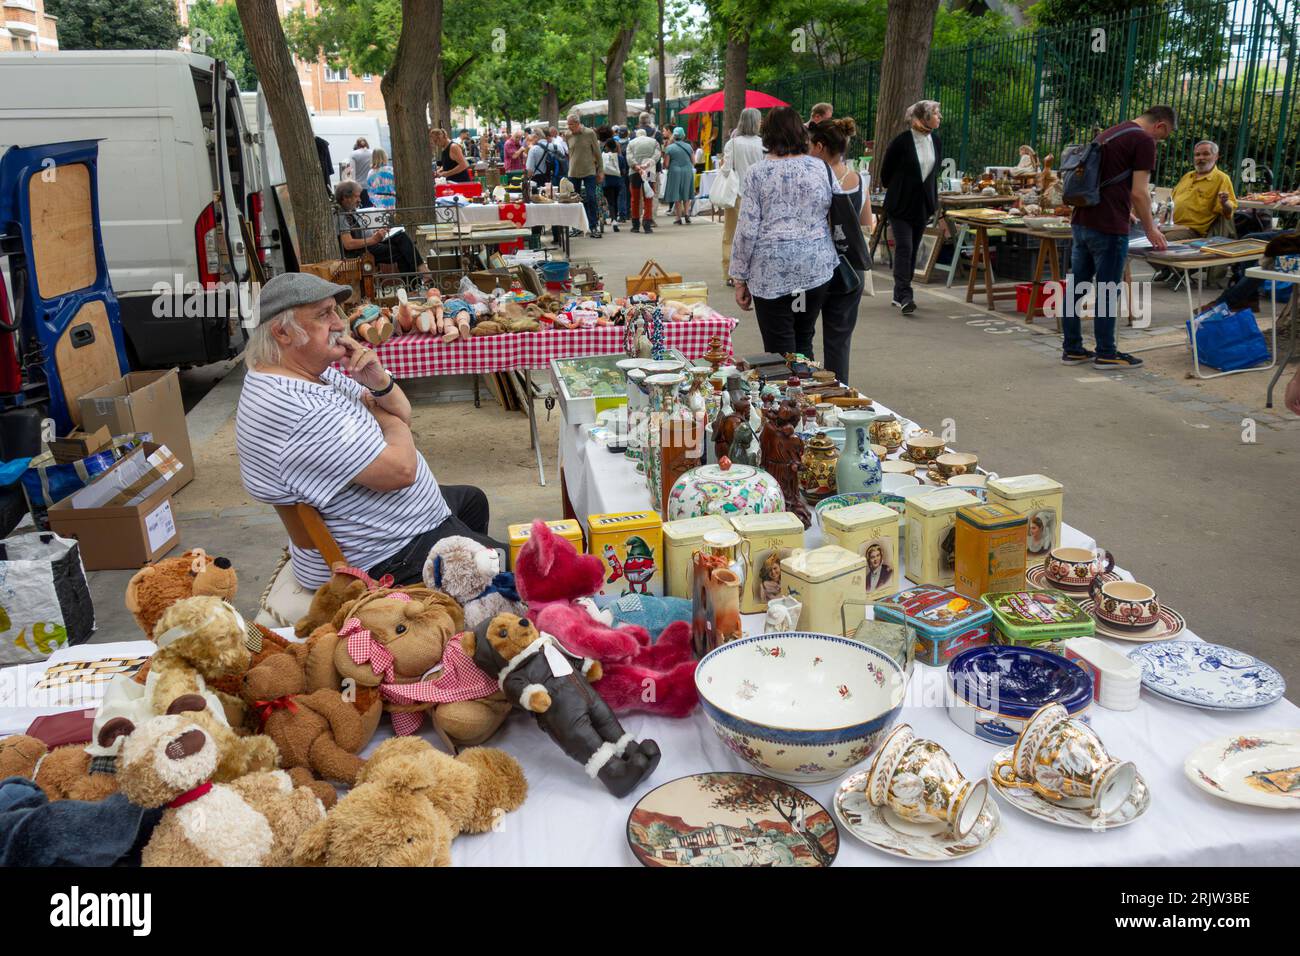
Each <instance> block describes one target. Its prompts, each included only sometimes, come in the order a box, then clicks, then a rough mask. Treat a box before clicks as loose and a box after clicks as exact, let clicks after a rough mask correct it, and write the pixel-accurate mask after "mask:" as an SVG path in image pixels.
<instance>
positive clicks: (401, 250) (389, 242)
mask: <svg viewBox="0 0 1300 956" xmlns="http://www.w3.org/2000/svg"><path fill="white" fill-rule="evenodd" d="M370 254H371V255H372V256H374V257H375V261H376V262H391V263H392V264H393V265H395V266H397V271H398V272H418V271H419V268H420V254H419V253H418V252H416V250H415V243H413V242H411V237H410V236H408V235H407V234H406V233H404V232H399V233H398V234H397V235H395V236H389V237H388V238H387V239H384V240H383V241H381V242H376V243H375V244H374V245H373V246H371V247H370Z"/></svg>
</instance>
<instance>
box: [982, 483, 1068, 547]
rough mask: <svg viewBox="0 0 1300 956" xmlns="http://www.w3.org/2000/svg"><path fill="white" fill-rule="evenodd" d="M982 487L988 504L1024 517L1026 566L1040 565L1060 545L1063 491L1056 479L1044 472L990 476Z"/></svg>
mask: <svg viewBox="0 0 1300 956" xmlns="http://www.w3.org/2000/svg"><path fill="white" fill-rule="evenodd" d="M986 487H987V488H988V493H989V494H988V503H989V504H991V505H1003V506H1004V507H1007V508H1010V509H1011V510H1012V511H1018V512H1020V513H1021V514H1022V515H1024V516H1025V517H1026V518H1027V519H1028V521H1029V525H1028V527H1027V529H1026V540H1025V556H1026V561H1025V564H1026V566H1027V567H1030V568H1033V567H1037V566H1038V565H1040V564H1042V563H1043V562H1044V561H1046V560H1047V556H1048V555H1049V554H1050V553H1051V551H1052V549H1053V548H1059V547H1060V546H1061V502H1062V500H1063V499H1064V497H1065V494H1064V489H1063V488H1062V487H1061V483H1060V482H1059V481H1053V480H1052V479H1051V478H1048V477H1047V476H1046V475H1016V476H1015V477H1012V478H990V479H989V481H988V484H987V485H986Z"/></svg>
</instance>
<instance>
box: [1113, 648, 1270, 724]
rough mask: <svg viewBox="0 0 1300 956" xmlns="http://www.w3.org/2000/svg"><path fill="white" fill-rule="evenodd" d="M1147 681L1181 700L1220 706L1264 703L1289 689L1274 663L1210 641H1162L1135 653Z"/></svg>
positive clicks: (1233, 707)
mask: <svg viewBox="0 0 1300 956" xmlns="http://www.w3.org/2000/svg"><path fill="white" fill-rule="evenodd" d="M1128 656H1129V660H1131V661H1134V662H1136V663H1137V664H1138V666H1139V667H1141V668H1142V686H1143V687H1145V688H1147V690H1149V691H1151V692H1152V693H1154V694H1158V695H1159V696H1161V697H1164V698H1166V699H1168V700H1173V701H1177V702H1178V703H1180V704H1190V705H1191V706H1193V707H1207V708H1212V709H1216V710H1250V709H1252V708H1255V707H1264V706H1266V705H1268V704H1271V703H1273V702H1274V701H1276V700H1278V699H1279V698H1280V697H1281V696H1282V695H1283V694H1284V693H1286V681H1285V680H1284V679H1283V678H1282V675H1281V674H1279V673H1278V672H1277V671H1276V670H1275V669H1274V668H1272V667H1270V666H1269V665H1268V664H1265V663H1264V662H1263V661H1261V660H1259V659H1258V658H1255V657H1252V656H1251V655H1249V654H1247V653H1245V652H1244V651H1238V650H1234V649H1232V648H1231V647H1223V646H1222V645H1220V644H1208V643H1206V642H1204V641H1161V642H1159V643H1156V644H1145V645H1143V646H1142V647H1139V648H1136V649H1134V650H1133V651H1132V652H1130V653H1129V655H1128Z"/></svg>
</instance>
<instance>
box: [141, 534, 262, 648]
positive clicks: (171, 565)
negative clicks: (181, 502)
mask: <svg viewBox="0 0 1300 956" xmlns="http://www.w3.org/2000/svg"><path fill="white" fill-rule="evenodd" d="M238 591H239V579H238V578H237V577H236V575H235V569H234V567H233V566H232V565H231V563H230V559H229V558H209V557H208V555H207V553H206V552H204V550H203V549H202V548H191V549H190V550H189V551H186V552H185V553H184V554H180V555H177V556H176V557H174V558H163V559H162V560H161V561H159V562H157V563H156V564H150V565H146V566H145V567H143V568H141V569H140V570H139V571H137V572H136V573H135V574H133V575H132V576H131V580H130V581H128V582H127V584H126V609H127V610H128V611H130V612H131V614H132V615H133V616H134V617H135V619H136V622H137V623H138V624H139V625H140V629H141V630H143V631H144V633H145V635H146V636H148V637H153V629H154V625H155V624H157V623H158V618H160V617H161V616H162V612H163V611H165V610H167V608H169V607H171V606H172V605H173V604H175V603H176V602H177V601H179V600H181V599H182V598H187V597H195V596H196V595H204V594H208V595H213V596H214V597H219V598H221V599H222V600H223V601H230V602H231V603H234V600H235V594H236V593H237V592H238Z"/></svg>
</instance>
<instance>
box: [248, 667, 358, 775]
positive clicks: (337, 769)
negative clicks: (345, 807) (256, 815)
mask: <svg viewBox="0 0 1300 956" xmlns="http://www.w3.org/2000/svg"><path fill="white" fill-rule="evenodd" d="M305 650H306V649H305V648H301V647H295V648H292V649H290V650H288V651H286V652H284V653H281V654H272V655H270V656H268V657H267V658H266V659H265V660H263V661H262V662H261V663H260V664H258V665H257V666H255V667H252V668H250V669H249V670H248V672H247V673H246V674H245V675H244V679H243V695H244V700H245V701H246V702H247V703H248V704H249V706H250V709H251V710H252V711H253V712H254V713H255V714H256V715H257V716H258V719H259V721H260V723H261V732H262V733H263V734H265V735H266V736H268V737H270V738H271V739H272V740H273V741H275V745H276V747H277V748H279V751H280V765H281V766H282V767H286V768H292V767H303V768H306V769H308V770H310V771H311V772H312V773H314V774H315V775H316V776H319V777H323V778H325V779H327V780H338V781H341V782H343V783H346V784H347V785H348V786H351V785H352V784H354V783H355V782H356V778H357V773H358V771H360V769H361V768H362V766H364V765H365V761H364V760H362V759H361V758H360V757H358V756H357V753H358V752H359V751H360V750H361V748H362V747H364V746H365V744H366V742H367V741H368V740H369V735H367V734H366V733H365V727H364V724H363V719H362V715H361V714H360V713H358V712H357V710H356V708H355V707H353V705H352V704H351V703H349V702H348V701H346V700H345V699H344V697H343V694H342V693H341V692H340V691H337V690H333V689H328V688H321V689H320V690H317V691H314V692H312V693H310V694H309V693H307V692H306V691H307V675H306V673H304V671H303V664H302V661H301V658H305V656H306V655H305V653H304V652H305Z"/></svg>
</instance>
